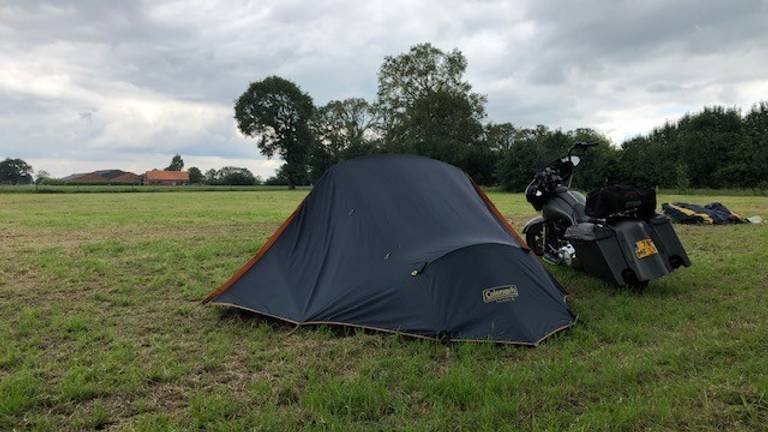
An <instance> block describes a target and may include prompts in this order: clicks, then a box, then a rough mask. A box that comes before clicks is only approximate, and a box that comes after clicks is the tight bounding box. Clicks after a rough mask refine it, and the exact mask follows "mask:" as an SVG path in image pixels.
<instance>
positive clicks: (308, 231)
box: [205, 155, 574, 345]
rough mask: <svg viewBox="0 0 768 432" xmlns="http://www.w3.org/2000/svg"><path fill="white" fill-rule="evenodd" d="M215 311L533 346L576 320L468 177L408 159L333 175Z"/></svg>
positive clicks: (215, 295) (373, 161)
mask: <svg viewBox="0 0 768 432" xmlns="http://www.w3.org/2000/svg"><path fill="white" fill-rule="evenodd" d="M205 302H212V303H217V304H224V305H231V306H235V307H238V308H242V309H246V310H249V311H253V312H256V313H259V314H262V315H266V316H270V317H274V318H279V319H282V320H285V321H289V322H292V323H295V324H338V325H347V326H354V327H363V328H371V329H378V330H384V331H393V332H398V333H403V334H408V335H412V336H418V337H426V338H434V339H440V340H453V341H462V340H490V341H496V342H505V343H518V344H526V345H535V344H537V343H539V342H540V341H542V340H543V339H544V338H546V337H547V336H549V335H551V334H553V333H555V332H557V331H558V330H562V329H565V328H567V327H569V326H571V325H572V324H573V321H574V317H573V315H572V314H571V312H570V311H569V310H568V307H567V306H566V304H565V299H564V295H563V292H562V289H561V287H560V286H559V285H558V284H557V282H556V281H555V280H554V279H552V277H551V276H550V275H549V273H547V271H546V270H544V268H543V267H542V265H541V263H540V262H539V261H538V259H537V258H536V257H535V256H534V255H533V253H531V252H529V250H528V248H527V247H526V246H525V243H524V242H523V240H522V239H521V238H520V237H519V236H518V235H517V233H516V232H515V231H514V230H513V229H512V227H511V226H510V225H509V223H508V222H507V221H506V220H505V219H504V218H503V217H502V215H501V214H500V213H499V211H498V210H497V209H496V207H495V206H494V205H493V203H492V202H491V201H490V200H489V199H488V198H487V196H486V195H485V193H483V191H482V190H480V189H479V188H478V187H477V186H476V185H475V184H474V183H473V182H472V181H471V180H470V179H469V178H468V177H467V176H466V174H464V173H463V172H462V171H461V170H459V169H458V168H456V167H453V166H451V165H448V164H445V163H443V162H438V161H435V160H432V159H428V158H425V157H419V156H409V155H381V156H368V157H363V158H359V159H354V160H351V161H348V162H344V163H341V164H339V165H336V166H334V167H332V168H331V169H329V170H328V171H327V172H326V173H325V175H323V177H322V178H321V179H320V180H319V181H318V182H317V185H316V186H315V187H314V188H313V189H312V192H311V193H310V194H309V195H307V197H306V199H305V200H304V201H303V202H302V203H301V204H300V205H299V207H298V208H297V209H296V211H294V212H293V214H292V215H291V216H290V217H289V218H288V219H287V220H286V221H285V222H284V223H283V225H282V226H281V227H280V228H279V229H278V230H277V232H275V234H274V235H273V236H272V237H271V238H270V239H269V240H268V241H267V242H266V243H265V244H264V246H263V247H262V248H261V249H260V250H259V251H258V252H257V254H256V256H254V257H253V258H252V259H251V260H250V261H249V262H248V263H246V265H245V266H244V267H243V268H241V269H240V270H239V271H237V272H236V273H235V274H234V275H233V276H232V277H231V278H230V279H229V280H228V281H227V282H226V283H224V284H223V285H222V286H221V287H219V289H217V290H215V291H214V292H212V293H211V294H210V295H209V296H208V298H206V299H205Z"/></svg>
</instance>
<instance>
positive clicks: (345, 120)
mask: <svg viewBox="0 0 768 432" xmlns="http://www.w3.org/2000/svg"><path fill="white" fill-rule="evenodd" d="M375 123H376V116H375V113H374V111H373V108H372V107H371V105H370V104H369V103H368V102H367V101H366V100H365V99H361V98H351V99H345V100H342V101H337V100H334V101H330V102H328V103H327V104H326V105H324V106H322V107H320V108H318V109H317V111H316V112H315V115H314V116H313V117H312V120H311V122H310V127H311V131H312V135H313V136H314V139H315V143H314V145H313V146H312V150H311V151H310V155H309V166H310V180H311V181H313V182H314V181H316V180H317V179H318V178H319V177H320V176H321V175H322V174H323V172H325V170H326V169H328V168H329V167H330V166H332V165H335V164H337V163H339V162H341V161H343V160H347V159H352V158H354V157H357V156H362V155H366V154H370V153H373V152H374V151H375V150H376V148H375V144H374V142H373V140H374V138H375V135H376V133H375V131H374V127H375Z"/></svg>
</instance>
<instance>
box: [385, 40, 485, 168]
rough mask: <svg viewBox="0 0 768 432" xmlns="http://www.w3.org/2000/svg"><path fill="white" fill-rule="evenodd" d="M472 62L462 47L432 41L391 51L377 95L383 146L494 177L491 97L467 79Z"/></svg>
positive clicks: (389, 150) (387, 149)
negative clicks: (486, 126) (488, 125)
mask: <svg viewBox="0 0 768 432" xmlns="http://www.w3.org/2000/svg"><path fill="white" fill-rule="evenodd" d="M466 68H467V60H466V58H464V55H463V54H462V53H461V51H459V50H455V49H454V50H452V51H449V52H444V51H442V50H440V49H438V48H436V47H434V46H432V45H431V44H428V43H424V44H419V45H416V46H414V47H412V48H411V49H410V50H409V51H408V52H406V53H403V54H400V55H398V56H390V57H386V58H385V59H384V63H383V64H382V65H381V69H380V70H379V88H378V93H377V101H376V110H377V112H378V113H379V116H380V118H381V128H382V136H383V149H384V150H385V151H388V152H398V153H414V154H420V155H424V156H429V157H433V158H436V159H440V160H443V161H446V162H448V163H451V164H454V165H457V166H459V167H461V168H463V169H465V170H467V172H468V174H469V175H470V176H472V178H474V179H475V180H476V181H478V182H483V183H488V182H492V181H493V172H492V171H493V158H494V157H493V155H492V153H491V151H490V149H489V148H488V146H487V141H486V140H484V139H483V126H482V123H481V121H482V120H483V118H484V117H485V109H484V105H485V97H484V96H482V95H480V94H478V93H474V92H473V91H472V86H471V85H470V84H469V82H467V81H466V80H464V72H465V71H466ZM488 171H490V172H488ZM488 174H490V175H488Z"/></svg>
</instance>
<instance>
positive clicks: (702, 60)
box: [0, 0, 768, 177]
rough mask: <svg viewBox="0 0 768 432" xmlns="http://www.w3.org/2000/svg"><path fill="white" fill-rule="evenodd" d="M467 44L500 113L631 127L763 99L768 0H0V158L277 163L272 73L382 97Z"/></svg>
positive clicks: (470, 73)
mask: <svg viewBox="0 0 768 432" xmlns="http://www.w3.org/2000/svg"><path fill="white" fill-rule="evenodd" d="M421 42H431V43H432V44H433V45H435V46H437V47H439V48H441V49H444V50H450V49H453V48H458V49H459V50H461V51H462V52H463V53H464V55H465V56H466V58H467V61H468V63H469V66H468V69H467V74H466V78H467V80H468V81H470V82H471V83H472V85H473V88H474V90H475V91H477V92H479V93H482V94H485V95H487V97H488V105H487V112H488V121H494V122H507V121H508V122H511V123H513V124H514V125H516V126H521V127H532V126H535V125H537V124H544V125H548V126H550V127H553V128H563V129H565V130H567V129H571V128H575V127H592V128H595V129H597V130H599V131H601V132H603V133H604V134H606V135H607V136H608V137H610V138H611V139H612V140H613V142H614V143H615V144H617V145H619V144H620V143H621V142H622V141H623V140H624V139H626V138H629V137H632V136H635V135H638V134H642V133H647V132H649V131H650V130H651V129H652V128H653V127H654V126H657V125H660V124H662V123H663V122H665V121H674V120H675V119H677V118H679V117H680V116H681V115H683V114H684V113H685V112H689V111H697V110H700V109H701V108H702V107H704V106H706V105H713V104H721V105H726V106H737V107H741V108H742V109H748V108H749V107H750V106H751V105H752V104H754V103H755V102H758V101H760V100H766V99H768V0H738V1H686V0H677V1H657V0H644V1H636V0H633V1H614V0H605V1H593V0H586V1H578V2H576V1H567V0H566V1H541V0H538V1H537V0H530V1H495V0H483V1H451V0H439V1H416V0H387V1H321V0H318V1H303V2H301V1H292V0H280V1H272V0H259V1H236V0H227V1H213V0H201V1H163V0H152V1H139V0H121V1H114V2H111V1H102V0H83V1H63V0H62V1H51V2H44V1H35V0H19V1H16V0H0V158H4V157H14V158H22V159H25V160H27V161H28V162H29V163H30V164H31V165H32V166H33V168H34V169H35V170H40V169H42V170H46V171H48V172H49V173H50V174H51V175H53V176H54V177H60V176H65V175H68V174H71V173H73V172H85V171H90V170H95V169H108V168H110V169H111V168H118V169H124V170H130V171H134V172H138V173H140V172H143V171H145V170H148V169H152V168H163V167H165V166H167V165H168V163H169V161H170V158H171V157H172V156H173V155H174V154H175V153H180V154H181V155H182V156H183V158H184V161H185V162H186V166H187V167H189V166H198V167H200V168H201V169H203V170H206V169H209V168H220V167H222V166H224V165H235V166H243V167H247V168H249V169H250V170H251V171H253V172H254V174H256V175H261V176H262V177H267V176H269V175H271V174H273V172H274V170H275V169H276V168H277V167H278V166H279V165H280V161H278V160H268V159H266V158H265V157H263V156H262V155H260V153H259V151H258V149H257V147H256V143H255V141H253V140H252V139H248V138H245V137H243V136H242V135H240V134H239V133H238V131H237V128H236V126H235V123H234V120H233V118H232V117H233V104H234V100H235V99H236V98H237V97H238V96H239V95H240V94H241V93H242V92H243V91H244V90H245V89H246V88H247V86H248V84H249V83H250V82H252V81H257V80H260V79H262V78H264V77H266V76H268V75H273V74H277V75H280V76H283V77H285V78H288V79H290V80H292V81H294V82H296V83H297V84H298V85H299V86H300V87H301V88H302V89H303V90H304V91H307V92H308V93H309V94H310V95H311V96H312V97H313V99H314V101H315V104H317V105H318V106H319V105H322V104H325V103H327V102H328V101H330V100H333V99H343V98H347V97H364V98H366V99H368V100H371V101H372V100H373V98H374V96H375V94H376V74H377V71H378V69H379V66H380V65H381V62H382V60H383V58H384V57H385V56H387V55H397V54H399V53H402V52H405V51H407V50H408V48H409V47H411V46H412V45H414V44H417V43H421Z"/></svg>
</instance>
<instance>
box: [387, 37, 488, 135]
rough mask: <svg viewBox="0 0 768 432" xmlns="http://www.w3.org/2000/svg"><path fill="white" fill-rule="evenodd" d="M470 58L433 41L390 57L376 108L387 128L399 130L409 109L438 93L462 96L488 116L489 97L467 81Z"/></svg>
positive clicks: (478, 112)
mask: <svg viewBox="0 0 768 432" xmlns="http://www.w3.org/2000/svg"><path fill="white" fill-rule="evenodd" d="M466 69H467V59H466V58H465V57H464V55H463V54H462V53H461V51H459V50H457V49H454V50H452V51H450V52H448V53H445V52H443V51H441V50H440V49H438V48H435V47H434V46H432V45H431V44H429V43H422V44H418V45H415V46H413V47H411V49H410V50H409V51H408V52H407V53H405V54H400V55H398V56H394V57H393V56H387V57H385V58H384V63H383V64H382V65H381V68H380V69H379V87H378V91H377V102H376V107H377V109H378V110H379V112H380V114H381V116H382V120H383V122H384V128H385V130H387V131H388V132H392V131H393V129H396V126H397V123H399V122H400V121H401V120H402V116H404V115H405V112H406V110H407V109H408V107H410V106H411V105H412V104H413V103H414V101H416V100H418V99H420V98H421V97H424V96H426V95H427V94H430V93H435V92H448V93H453V94H456V95H462V96H463V97H465V98H466V99H467V102H468V103H469V105H471V107H472V112H473V114H474V115H475V116H476V118H478V119H479V118H482V117H484V116H485V109H484V105H485V97H484V96H482V95H479V94H477V93H473V92H472V86H471V85H470V84H469V83H468V82H466V81H464V80H463V75H464V72H465V71H466Z"/></svg>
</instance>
